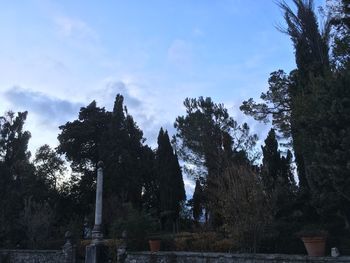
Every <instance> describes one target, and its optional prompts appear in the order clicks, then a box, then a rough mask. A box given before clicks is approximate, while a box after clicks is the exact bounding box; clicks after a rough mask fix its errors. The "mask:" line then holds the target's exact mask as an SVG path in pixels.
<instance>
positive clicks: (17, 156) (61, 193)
mask: <svg viewBox="0 0 350 263" xmlns="http://www.w3.org/2000/svg"><path fill="white" fill-rule="evenodd" d="M26 116H27V112H23V113H21V112H20V113H18V114H17V115H16V114H14V113H12V112H8V113H7V114H6V115H5V116H3V117H1V125H0V131H1V137H0V138H1V140H0V142H1V144H0V152H1V156H0V157H1V158H0V165H1V166H0V169H1V170H0V174H1V177H0V178H1V180H2V181H1V191H0V192H1V195H2V196H1V201H0V208H1V232H0V235H1V240H2V243H1V246H10V247H11V246H17V245H19V246H30V247H37V246H39V247H40V246H44V245H45V240H46V239H55V238H57V239H61V238H62V237H63V235H64V231H66V230H67V229H71V230H72V231H74V232H76V235H77V236H78V237H82V231H83V226H82V225H83V223H84V222H86V221H87V222H90V223H89V224H90V227H92V224H93V212H94V197H95V190H94V187H95V179H96V177H95V175H96V165H97V162H98V161H99V160H102V161H103V162H104V214H105V215H104V224H105V232H106V234H107V236H108V237H112V236H113V235H118V234H120V233H115V231H114V230H115V229H116V224H117V223H118V222H117V221H118V220H119V219H120V218H121V217H123V216H125V213H129V214H132V213H133V211H134V210H135V211H140V212H142V213H150V214H152V218H153V219H154V220H155V221H156V220H159V221H161V224H159V227H158V229H159V230H163V231H173V230H176V229H175V228H177V227H178V219H179V214H180V209H181V207H182V202H183V201H184V200H185V199H186V197H185V189H184V183H183V178H182V171H181V168H180V165H179V161H178V158H177V155H176V153H175V152H174V150H173V148H172V146H171V144H170V141H169V137H168V134H167V131H163V129H161V130H160V132H159V137H158V148H157V150H156V151H153V150H152V149H151V148H150V147H148V146H147V145H145V144H144V141H145V140H144V138H143V134H142V131H141V130H140V129H139V128H138V126H137V125H136V123H135V122H134V120H133V118H132V116H131V115H130V114H128V112H127V108H126V107H124V105H123V96H121V95H117V96H116V99H115V104H114V108H113V111H112V112H108V111H106V110H105V109H104V108H99V107H97V105H96V102H95V101H93V102H92V103H90V104H89V105H88V106H87V107H83V108H81V109H80V112H79V117H78V119H77V120H75V121H73V122H67V123H66V124H65V125H62V126H60V130H61V132H60V134H59V135H58V140H59V145H58V147H57V148H56V149H51V148H50V147H49V146H48V145H44V146H42V147H40V148H39V149H38V151H37V153H36V155H35V157H34V158H33V160H31V159H30V153H29V152H28V150H27V147H28V141H29V139H30V133H29V132H28V131H23V125H24V123H25V120H26ZM63 156H64V157H65V158H66V161H67V162H68V164H70V168H71V176H70V177H69V178H67V175H69V174H68V171H67V167H66V164H65V161H64V159H63ZM126 204H127V205H126ZM125 207H127V209H126V208H125ZM125 210H127V211H125ZM155 225H157V224H155ZM45 228H46V230H45ZM155 230H157V227H155V228H154V231H155ZM79 231H80V232H79Z"/></svg>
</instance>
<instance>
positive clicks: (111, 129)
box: [57, 94, 154, 225]
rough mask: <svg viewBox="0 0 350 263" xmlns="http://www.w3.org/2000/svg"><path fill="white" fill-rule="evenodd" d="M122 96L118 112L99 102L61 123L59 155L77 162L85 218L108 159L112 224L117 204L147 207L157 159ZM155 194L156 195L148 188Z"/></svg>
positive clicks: (75, 190) (76, 192) (76, 185)
mask: <svg viewBox="0 0 350 263" xmlns="http://www.w3.org/2000/svg"><path fill="white" fill-rule="evenodd" d="M123 103H124V98H123V96H122V95H120V94H117V96H116V98H115V102H114V107H113V111H112V112H109V111H106V110H105V109H104V108H100V107H97V106H96V102H95V101H93V102H92V103H91V104H90V105H88V106H87V107H83V108H81V109H80V113H79V118H78V119H77V120H75V121H73V122H67V123H66V124H65V125H62V126H60V129H61V133H60V134H59V136H58V139H59V141H60V145H59V146H58V148H57V149H58V153H60V154H65V156H66V158H67V160H68V161H69V162H70V163H71V167H72V171H73V176H72V180H71V187H70V192H71V196H72V198H73V200H75V201H74V202H75V204H76V210H75V211H76V212H77V213H78V214H79V215H80V217H84V216H85V215H88V214H89V213H91V211H92V204H93V200H94V196H95V194H94V193H95V191H94V184H95V174H96V165H97V162H98V161H100V160H102V161H103V162H104V185H105V186H104V200H105V202H104V206H105V209H104V212H105V213H106V215H105V218H106V222H105V223H106V224H107V225H108V224H109V223H110V222H112V221H113V220H114V218H115V217H117V216H118V215H117V214H116V212H115V211H117V210H116V206H117V202H120V203H126V202H128V203H129V202H130V203H132V205H133V206H134V207H135V209H140V208H141V207H142V201H143V194H144V193H145V192H143V188H145V187H146V186H147V191H149V190H151V188H150V187H149V186H150V185H151V183H149V182H146V180H151V178H152V177H153V176H152V175H151V174H150V173H153V172H154V167H153V166H154V159H152V158H153V157H154V155H153V153H152V151H151V150H150V148H149V147H147V146H145V145H143V143H144V141H145V139H144V138H143V133H142V131H141V129H140V128H139V127H138V126H137V124H136V122H135V121H134V119H133V117H132V116H131V115H130V114H128V111H127V108H126V107H125V106H124V104H123ZM147 194H149V195H151V193H149V192H147Z"/></svg>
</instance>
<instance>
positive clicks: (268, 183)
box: [260, 129, 296, 219]
mask: <svg viewBox="0 0 350 263" xmlns="http://www.w3.org/2000/svg"><path fill="white" fill-rule="evenodd" d="M261 149H262V152H263V159H262V167H261V173H260V176H261V179H262V183H263V187H264V189H265V191H266V193H267V194H269V195H270V200H271V202H272V203H273V209H274V216H275V218H276V219H278V218H281V217H286V216H288V214H289V213H292V212H293V211H292V207H293V206H294V203H295V194H296V183H295V180H294V175H293V171H292V168H291V161H292V154H291V152H290V151H289V150H288V151H287V155H286V156H281V153H280V151H279V150H278V142H277V139H276V134H275V131H274V129H271V130H270V132H269V134H268V136H267V138H266V140H265V146H261Z"/></svg>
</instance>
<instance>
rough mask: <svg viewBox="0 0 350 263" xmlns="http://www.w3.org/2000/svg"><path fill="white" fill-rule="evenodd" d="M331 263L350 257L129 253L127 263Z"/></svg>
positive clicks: (349, 260) (346, 259)
mask: <svg viewBox="0 0 350 263" xmlns="http://www.w3.org/2000/svg"><path fill="white" fill-rule="evenodd" d="M326 262H327V263H331V262H339V263H345V262H350V257H338V258H332V257H308V256H298V255H281V254H225V253H194V252H157V253H150V252H128V256H127V258H126V261H125V263H326Z"/></svg>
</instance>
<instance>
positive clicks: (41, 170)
mask: <svg viewBox="0 0 350 263" xmlns="http://www.w3.org/2000/svg"><path fill="white" fill-rule="evenodd" d="M34 164H35V169H36V173H37V176H38V177H40V178H43V179H44V180H45V181H46V182H47V183H48V185H49V186H50V187H51V188H52V189H54V190H57V181H58V180H60V179H61V178H62V177H63V173H64V172H65V171H66V167H65V164H64V161H63V160H62V159H61V157H60V156H59V155H58V154H57V153H56V152H55V151H54V150H53V149H51V148H50V146H49V145H47V144H44V145H43V146H41V147H40V148H39V149H38V150H37V152H36V153H35V159H34Z"/></svg>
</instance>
